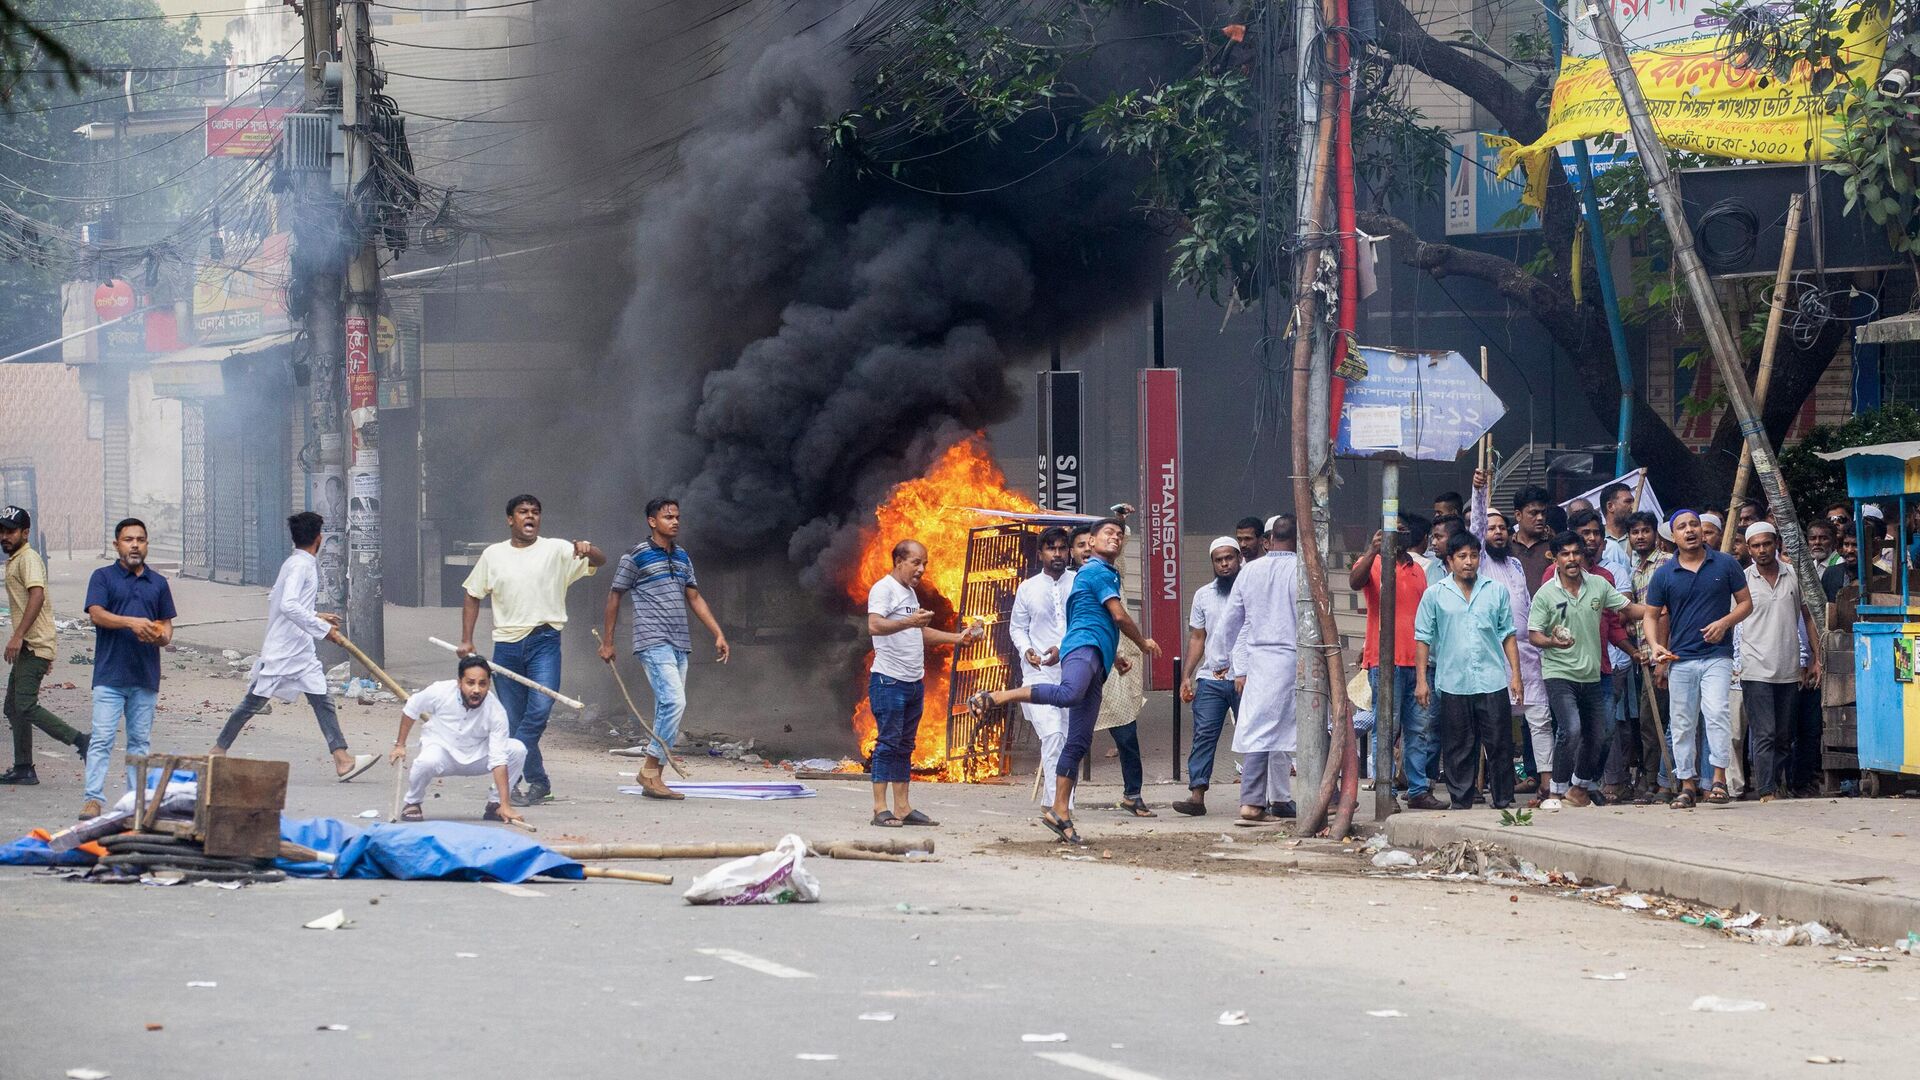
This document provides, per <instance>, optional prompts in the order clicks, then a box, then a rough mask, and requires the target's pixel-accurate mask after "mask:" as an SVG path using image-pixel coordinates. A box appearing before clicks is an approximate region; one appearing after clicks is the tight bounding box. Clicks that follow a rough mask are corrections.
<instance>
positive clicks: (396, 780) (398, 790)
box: [387, 757, 407, 825]
mask: <svg viewBox="0 0 1920 1080" xmlns="http://www.w3.org/2000/svg"><path fill="white" fill-rule="evenodd" d="M406 801H407V759H406V758H404V757H403V758H401V759H400V760H399V761H396V762H394V763H393V811H392V812H391V813H389V814H388V815H387V824H389V825H391V824H394V823H395V822H398V821H399V820H400V811H401V810H402V809H403V808H404V806H405V804H406Z"/></svg>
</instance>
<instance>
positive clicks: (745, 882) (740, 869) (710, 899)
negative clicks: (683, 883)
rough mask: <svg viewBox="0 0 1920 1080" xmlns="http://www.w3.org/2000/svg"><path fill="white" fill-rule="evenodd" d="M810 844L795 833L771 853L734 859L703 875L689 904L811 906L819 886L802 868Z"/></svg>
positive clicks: (691, 892) (690, 892)
mask: <svg viewBox="0 0 1920 1080" xmlns="http://www.w3.org/2000/svg"><path fill="white" fill-rule="evenodd" d="M806 857H807V842H806V841H804V840H802V839H800V838H799V837H798V836H796V835H794V834H793V833H788V834H787V835H785V836H783V837H781V838H780V842H779V843H778V844H775V845H774V848H773V850H772V851H766V852H762V853H760V854H758V855H749V856H747V857H746V858H744V859H735V860H733V861H732V862H729V863H721V864H720V865H719V866H716V867H714V868H713V869H711V870H709V871H707V872H706V873H704V874H701V875H700V876H699V877H697V878H695V879H694V880H693V885H692V886H691V887H689V888H688V889H687V891H686V893H685V896H686V898H687V903H689V904H723V905H726V906H729V907H731V906H733V905H735V904H811V903H813V902H815V901H817V900H819V899H820V882H819V881H817V880H815V879H814V876H813V875H812V874H810V873H808V872H807V870H806V867H805V866H804V865H803V863H804V862H805V860H806Z"/></svg>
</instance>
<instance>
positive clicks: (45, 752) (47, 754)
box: [38, 750, 86, 761]
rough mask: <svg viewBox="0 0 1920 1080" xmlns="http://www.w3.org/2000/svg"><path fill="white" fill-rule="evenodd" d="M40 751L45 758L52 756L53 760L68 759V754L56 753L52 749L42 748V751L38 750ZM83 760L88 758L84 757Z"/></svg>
mask: <svg viewBox="0 0 1920 1080" xmlns="http://www.w3.org/2000/svg"><path fill="white" fill-rule="evenodd" d="M38 753H39V754H40V756H41V757H43V758H52V759H53V760H55V761H65V760H66V759H67V755H65V754H56V753H54V752H53V751H51V750H41V751H38ZM81 760H82V761H84V760H86V759H85V758H82V759H81Z"/></svg>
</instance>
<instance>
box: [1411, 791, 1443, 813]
mask: <svg viewBox="0 0 1920 1080" xmlns="http://www.w3.org/2000/svg"><path fill="white" fill-rule="evenodd" d="M1407 809H1409V810H1445V809H1447V804H1446V803H1443V802H1441V801H1440V800H1439V799H1436V798H1434V797H1433V793H1432V792H1429V791H1423V792H1421V793H1420V794H1418V795H1415V796H1414V797H1413V798H1411V799H1408V800H1407Z"/></svg>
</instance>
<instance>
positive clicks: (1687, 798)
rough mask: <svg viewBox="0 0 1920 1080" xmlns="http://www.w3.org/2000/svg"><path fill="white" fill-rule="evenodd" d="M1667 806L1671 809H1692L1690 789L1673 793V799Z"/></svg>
mask: <svg viewBox="0 0 1920 1080" xmlns="http://www.w3.org/2000/svg"><path fill="white" fill-rule="evenodd" d="M1667 806H1668V808H1669V809H1673V810H1691V809H1693V793H1692V792H1690V791H1683V792H1681V793H1680V794H1678V795H1675V796H1674V797H1673V801H1672V802H1670V803H1668V804H1667Z"/></svg>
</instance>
